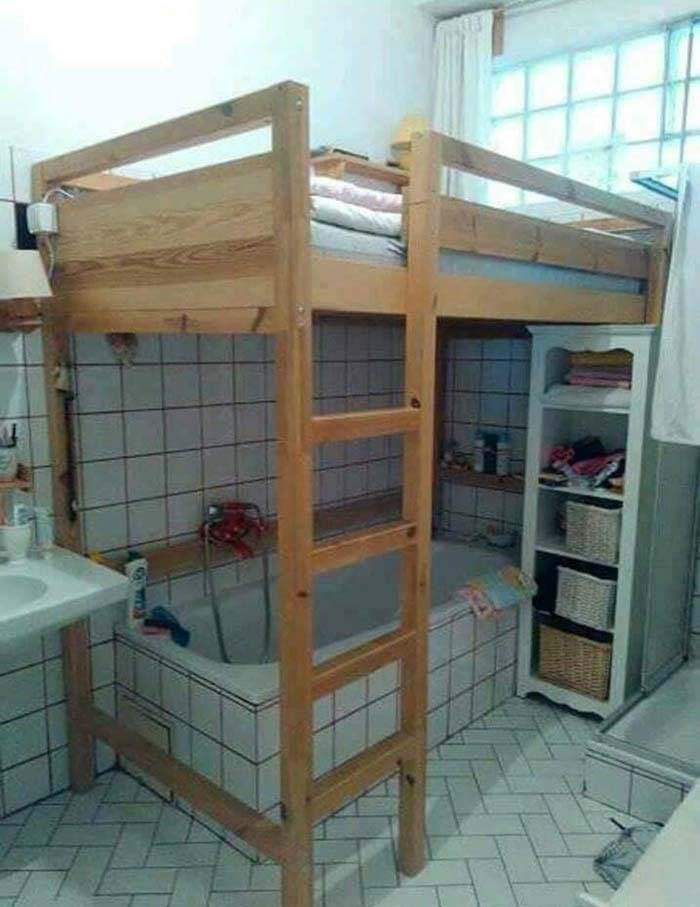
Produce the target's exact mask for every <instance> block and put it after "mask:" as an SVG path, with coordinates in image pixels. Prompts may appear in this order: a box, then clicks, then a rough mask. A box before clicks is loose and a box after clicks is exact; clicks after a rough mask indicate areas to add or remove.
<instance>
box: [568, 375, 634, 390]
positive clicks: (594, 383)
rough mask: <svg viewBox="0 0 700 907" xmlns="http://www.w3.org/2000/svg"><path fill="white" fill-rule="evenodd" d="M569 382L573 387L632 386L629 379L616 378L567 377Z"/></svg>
mask: <svg viewBox="0 0 700 907" xmlns="http://www.w3.org/2000/svg"><path fill="white" fill-rule="evenodd" d="M567 380H568V382H569V384H571V385H574V386H575V387H624V388H627V389H628V390H629V388H631V387H632V382H631V381H630V380H627V381H624V380H621V379H617V378H576V377H568V378H567Z"/></svg>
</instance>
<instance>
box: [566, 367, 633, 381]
mask: <svg viewBox="0 0 700 907" xmlns="http://www.w3.org/2000/svg"><path fill="white" fill-rule="evenodd" d="M568 374H569V377H571V378H610V380H612V381H631V380H632V369H631V368H624V367H620V368H572V369H571V371H570V372H569V373H568Z"/></svg>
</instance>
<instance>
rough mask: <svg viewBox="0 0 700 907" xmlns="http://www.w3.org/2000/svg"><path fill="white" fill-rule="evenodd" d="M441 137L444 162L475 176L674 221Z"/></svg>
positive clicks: (643, 218) (622, 213)
mask: <svg viewBox="0 0 700 907" xmlns="http://www.w3.org/2000/svg"><path fill="white" fill-rule="evenodd" d="M441 140H442V149H443V152H442V163H443V165H444V166H445V167H454V168H455V169H457V170H462V171H464V172H465V173H473V174H474V175H475V176H483V177H485V178H486V179H491V180H496V181H497V182H499V183H507V184H508V185H510V186H517V187H518V188H519V189H526V190H528V191H529V192H539V193H540V194H541V195H547V196H549V197H550V198H557V199H559V200H560V201H563V202H569V203H570V204H572V205H579V206H580V207H582V208H589V209H591V210H593V211H602V212H604V213H606V214H612V215H613V216H615V217H622V218H626V219H629V220H634V221H637V222H639V223H643V224H651V225H652V226H660V227H669V226H670V225H671V224H672V223H673V218H672V216H671V215H670V214H667V213H666V212H665V211H662V210H661V209H660V208H652V207H651V206H650V205H643V204H641V203H640V202H635V201H632V200H631V199H627V198H624V197H623V196H621V195H614V194H613V193H612V192H605V191H604V190H602V189H596V188H595V187H594V186H588V185H586V183H580V182H578V181H577V180H572V179H570V178H569V177H564V176H559V175H558V174H556V173H549V172H548V171H547V170H541V169H540V168H539V167H533V166H532V165H531V164H525V163H523V162H522V161H517V160H515V159H513V158H509V157H504V156H503V155H502V154H496V152H495V151H489V150H487V149H486V148H481V147H479V146H478V145H471V144H469V143H468V142H460V141H458V140H457V139H453V138H450V137H449V136H442V137H441ZM414 179H415V178H414Z"/></svg>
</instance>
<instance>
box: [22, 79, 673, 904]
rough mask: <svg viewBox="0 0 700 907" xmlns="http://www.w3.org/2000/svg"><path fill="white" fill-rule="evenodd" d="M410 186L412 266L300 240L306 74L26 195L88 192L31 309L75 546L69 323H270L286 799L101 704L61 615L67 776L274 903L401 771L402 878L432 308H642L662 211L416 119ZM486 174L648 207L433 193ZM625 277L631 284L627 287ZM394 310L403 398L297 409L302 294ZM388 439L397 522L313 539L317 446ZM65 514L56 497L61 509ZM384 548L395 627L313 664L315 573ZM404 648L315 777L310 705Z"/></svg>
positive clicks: (103, 152) (42, 181)
mask: <svg viewBox="0 0 700 907" xmlns="http://www.w3.org/2000/svg"><path fill="white" fill-rule="evenodd" d="M260 126H269V127H270V128H271V133H272V149H271V151H270V152H269V153H267V154H261V155H256V156H253V157H248V158H244V159H243V160H239V161H234V162H230V163H224V164H217V165H213V166H210V167H204V168H202V169H198V170H194V171H192V172H189V173H186V174H177V175H175V176H166V177H162V178H159V179H153V180H148V181H143V182H139V181H130V180H126V181H125V180H124V179H123V178H121V177H120V178H118V179H117V180H115V179H114V177H112V176H110V175H109V174H107V175H105V173H104V172H105V171H109V170H111V169H112V168H116V167H120V166H124V165H127V164H131V163H134V162H136V161H141V160H143V159H146V158H149V157H153V156H156V155H162V154H165V153H167V152H169V151H173V150H176V149H181V148H187V147H191V146H194V145H198V144H203V143H205V142H208V141H213V140H215V139H219V138H223V137H225V136H230V135H233V134H235V133H240V132H245V131H248V130H251V129H255V128H258V127H260ZM413 160H414V163H413V168H412V172H411V175H410V186H409V189H408V192H409V195H408V203H409V204H408V211H409V223H408V227H409V230H408V264H407V266H401V265H397V264H393V265H388V264H387V265H383V264H375V263H368V262H366V261H359V260H354V259H348V258H343V257H340V256H337V255H333V254H329V253H328V252H319V251H317V250H315V249H314V250H312V247H311V243H310V222H309V200H308V195H309V192H308V173H309V165H310V154H309V142H308V93H307V90H306V89H305V88H304V87H303V86H301V85H297V84H295V83H283V84H281V85H278V86H274V87H272V88H270V89H266V90H264V91H261V92H257V93H255V94H252V95H248V96H246V97H243V98H238V99H236V100H233V101H230V102H227V103H225V104H221V105H216V106H214V107H211V108H208V109H206V110H203V111H200V112H198V113H194V114H191V115H189V116H185V117H181V118H179V119H176V120H171V121H169V122H166V123H162V124H160V125H157V126H152V127H150V128H147V129H143V130H139V131H137V132H134V133H131V134H129V135H125V136H122V137H120V138H116V139H113V140H111V141H107V142H103V143H100V144H97V145H93V146H91V147H89V148H86V149H83V150H82V151H76V152H73V153H70V154H66V155H62V156H60V157H56V158H52V159H50V160H47V161H43V162H41V163H39V164H37V165H36V166H35V168H34V171H33V193H34V197H35V198H36V199H40V198H42V197H44V195H45V194H46V193H47V192H48V191H49V190H51V189H54V188H58V187H60V186H65V185H70V184H73V185H80V186H82V188H83V189H88V190H96V191H88V192H86V193H84V194H81V195H79V196H78V197H75V198H71V199H63V200H62V201H61V202H60V203H59V204H60V212H59V225H60V233H59V235H58V237H57V238H56V242H55V248H54V249H53V250H52V252H53V254H54V256H55V264H56V271H55V275H54V293H55V300H54V301H52V302H51V303H50V304H46V305H45V306H44V308H43V315H44V327H43V332H44V351H45V366H44V368H45V377H46V387H47V403H48V413H49V424H50V437H51V446H52V463H53V466H54V470H53V472H54V499H55V512H56V514H57V531H58V538H59V543H62V544H65V545H67V546H69V547H75V548H79V545H80V539H79V538H78V536H77V533H76V530H75V528H74V527H75V524H73V525H70V524H69V521H68V520H67V519H66V518H65V514H66V501H67V497H66V495H67V491H66V487H65V482H64V479H65V476H66V474H67V472H68V470H67V462H66V461H67V449H68V442H67V426H66V422H65V406H64V395H63V394H62V392H61V388H60V387H59V386H58V382H57V375H59V376H60V374H61V366H63V365H65V364H66V359H67V353H66V350H67V348H68V346H67V342H66V341H67V333H68V332H71V331H93V332H112V331H113V332H121V331H126V332H140V331H142V332H146V331H147V332H165V333H172V332H178V331H191V332H198V333H236V332H260V333H270V334H275V335H276V339H277V344H276V348H277V365H276V397H277V402H278V407H277V412H278V425H277V435H278V457H277V461H278V465H277V469H278V519H277V527H276V528H277V546H278V551H279V563H280V581H279V585H280V605H279V607H280V631H279V632H280V645H279V649H280V716H281V717H280V741H281V757H280V762H281V792H282V793H281V796H282V804H283V807H282V818H281V821H280V822H273V821H272V820H271V819H270V818H269V817H267V816H264V815H261V814H258V813H256V812H255V811H253V810H252V809H250V808H249V807H248V806H246V805H245V804H244V803H242V802H241V801H240V800H238V799H237V798H236V797H234V796H232V795H231V794H229V793H227V792H225V791H223V790H221V789H220V788H218V787H216V786H215V785H214V784H212V783H211V781H209V780H208V779H206V778H205V777H204V776H202V775H200V774H198V773H197V772H195V771H194V770H193V769H191V768H190V767H189V766H187V765H184V764H183V763H181V762H179V761H178V760H176V759H175V758H173V757H172V756H170V755H168V754H165V753H163V752H162V751H161V750H160V749H158V748H157V747H155V746H154V745H153V744H152V743H149V742H148V741H146V740H145V739H144V738H142V737H141V736H139V735H138V734H137V733H135V732H134V731H132V730H130V729H129V728H127V727H126V726H124V725H123V724H122V723H120V722H119V721H118V720H117V719H115V718H112V717H110V716H109V715H107V714H105V713H104V712H102V711H100V710H99V709H97V708H96V707H95V705H94V703H93V699H92V692H91V681H90V658H89V645H88V641H89V633H88V628H87V625H86V624H85V623H78V624H74V625H72V626H70V627H68V628H66V629H65V630H64V631H63V650H64V662H65V677H66V687H67V690H66V692H67V705H68V717H69V728H70V733H69V752H70V763H71V783H72V785H73V787H74V788H75V789H78V790H83V789H86V788H88V787H89V786H90V784H91V783H92V781H93V777H94V743H95V740H96V739H100V740H104V741H105V742H107V743H108V744H109V745H110V746H111V747H112V748H113V749H114V750H115V751H116V752H117V753H118V754H119V755H121V756H122V757H123V758H126V759H128V760H130V761H131V762H133V763H134V764H136V765H137V766H139V767H140V768H141V769H143V770H144V771H146V772H148V773H150V774H151V775H152V776H154V777H155V778H157V779H159V780H160V781H162V782H163V783H164V785H165V786H166V787H168V788H170V789H172V790H174V791H175V793H176V794H177V795H178V796H180V797H182V798H183V799H185V800H186V801H188V802H189V803H191V804H192V805H193V806H194V807H195V808H197V809H201V810H203V811H205V812H207V813H208V814H209V815H210V816H212V817H213V818H214V819H215V820H216V821H218V822H220V823H222V824H223V825H224V826H225V827H226V828H227V829H229V830H230V831H232V832H233V833H234V834H236V835H238V836H239V837H241V838H242V839H243V840H245V841H246V842H247V843H248V844H250V845H251V846H252V847H254V848H256V849H257V850H259V851H260V852H262V853H263V854H264V855H266V856H268V857H270V858H273V859H275V860H277V861H278V862H279V863H280V864H281V866H282V904H283V907H311V904H312V902H313V853H312V851H313V825H314V823H315V822H317V821H320V820H321V819H323V818H325V817H326V816H328V815H330V814H332V813H333V812H335V811H336V810H338V809H339V808H340V807H342V806H343V805H345V804H346V803H347V802H348V801H349V800H352V799H353V798H355V797H356V796H358V795H359V794H360V793H361V792H362V791H364V790H365V789H367V788H368V787H371V786H372V785H374V784H376V783H378V782H379V781H381V780H383V779H385V778H387V777H389V776H391V775H392V774H394V773H398V778H399V792H400V806H399V818H400V822H399V826H400V828H399V860H400V864H401V869H402V871H403V872H404V873H406V874H407V875H415V874H416V873H418V872H419V871H420V870H421V869H422V868H423V866H424V865H425V849H424V848H425V794H426V711H427V630H428V609H429V590H430V543H431V529H432V481H433V452H434V412H435V404H434V401H435V384H436V334H437V320H438V316H445V317H447V318H479V319H483V318H485V317H486V318H488V319H490V320H491V321H499V320H500V321H504V320H521V321H522V320H546V321H552V320H557V321H594V322H595V321H598V322H615V321H627V322H631V321H638V322H641V321H645V320H654V319H655V318H657V317H658V315H659V311H660V303H659V299H660V287H661V285H662V281H663V277H664V273H665V272H664V256H665V249H666V243H667V241H668V233H669V229H670V220H669V218H668V216H667V215H665V214H661V213H660V212H658V211H656V210H655V209H653V208H646V207H645V206H641V205H636V204H634V203H632V202H628V201H626V200H624V199H617V198H616V197H615V196H611V195H609V194H607V193H600V192H598V191H597V190H593V189H590V188H588V187H585V186H581V185H580V184H575V183H573V182H570V181H568V180H562V179H561V178H559V177H555V176H552V175H551V174H546V173H543V172H541V171H538V170H535V169H534V168H531V167H527V166H526V165H523V164H519V163H517V162H514V161H507V160H506V159H504V158H499V157H498V156H495V155H492V154H491V153H490V152H486V151H484V150H483V149H478V148H474V147H472V146H468V145H465V144H463V143H459V142H455V141H453V140H451V139H447V138H445V137H443V136H439V135H436V134H434V133H427V134H426V135H425V136H423V137H422V138H421V139H420V140H419V141H418V142H417V143H416V147H415V149H414V158H413ZM445 166H449V167H457V168H459V169H462V170H465V171H467V172H470V173H475V174H477V175H482V176H495V177H496V178H499V179H502V180H504V181H506V182H510V183H512V184H513V185H518V186H522V187H524V188H526V189H529V190H531V191H537V192H548V193H549V194H550V195H552V196H554V197H556V198H563V199H565V200H568V201H575V202H577V203H579V204H581V205H585V206H586V207H592V208H595V209H597V210H600V211H603V212H604V213H608V214H612V215H614V216H619V217H624V218H626V219H630V220H634V221H635V222H641V223H643V224H645V225H650V226H652V227H653V229H654V230H656V231H657V232H658V235H659V238H658V242H657V243H655V244H654V245H643V244H637V243H633V242H630V241H628V240H624V239H620V238H618V237H615V236H603V235H599V234H597V233H595V234H594V233H592V232H591V233H590V234H588V233H587V234H585V235H582V233H581V231H580V230H579V229H575V228H564V227H559V226H554V225H550V224H546V223H544V222H538V221H531V220H530V219H527V218H522V217H516V216H515V215H510V214H506V213H505V212H499V211H494V210H493V209H489V208H486V207H483V206H477V205H473V204H471V203H467V202H462V201H458V200H455V199H447V198H443V197H441V195H440V178H441V174H442V170H443V167H445ZM441 248H447V249H452V250H455V251H456V252H458V253H463V254H466V255H468V256H472V257H473V258H474V259H477V260H478V259H479V258H483V259H484V260H487V259H488V260H489V261H491V260H492V259H496V260H499V261H503V264H504V267H505V266H506V265H508V264H509V262H510V263H513V262H515V263H519V264H520V265H524V266H526V267H534V268H535V269H537V268H539V267H542V268H548V267H550V266H554V267H556V268H559V269H561V270H562V271H563V270H567V271H569V272H571V273H572V274H580V273H582V272H589V273H592V274H598V273H602V274H609V275H617V276H621V277H622V278H626V279H630V280H632V281H636V282H638V287H637V292H628V293H616V292H607V291H606V292H603V291H601V290H592V289H590V287H578V286H577V287H575V288H574V289H572V288H571V287H570V286H560V285H558V284H557V283H556V282H554V283H552V282H550V283H547V282H545V281H542V282H540V283H538V282H537V281H536V280H534V279H533V275H531V274H528V279H527V280H522V281H521V280H514V279H513V278H512V276H511V275H510V274H508V273H506V274H505V275H504V276H502V275H501V274H500V273H496V274H491V276H488V277H485V276H483V274H481V275H480V274H475V273H471V274H469V273H466V274H462V273H460V274H453V273H445V272H443V271H441ZM642 287H645V288H646V289H645V290H644V291H642ZM324 311H327V312H343V313H365V314H367V313H369V314H376V315H381V314H384V315H395V316H401V317H402V318H403V319H404V321H405V332H406V334H405V336H406V357H405V358H406V365H405V401H404V405H403V406H400V407H397V408H395V409H386V410H370V411H368V412H359V413H358V412H353V413H349V414H345V413H343V414H331V415H323V416H314V415H313V411H312V355H311V353H312V343H311V331H312V319H313V314H314V312H324ZM390 434H401V435H403V436H404V482H403V484H404V488H403V497H402V504H401V515H400V519H397V520H394V521H393V522H391V523H388V524H382V525H379V526H374V527H372V528H369V529H361V530H359V531H356V532H352V533H350V534H346V535H341V536H336V537H334V538H332V539H331V540H330V541H324V542H321V543H320V544H319V543H318V542H317V541H316V540H315V539H314V531H313V495H312V464H313V455H314V451H315V447H316V445H318V444H322V443H325V442H329V441H344V440H351V439H354V438H361V437H374V436H377V435H390ZM61 515H63V516H61ZM390 551H397V552H401V554H402V557H403V570H402V619H401V625H400V627H399V628H398V629H397V630H395V631H394V632H392V633H389V634H385V635H384V636H382V637H380V638H379V639H376V640H373V641H371V642H369V643H366V644H365V645H363V646H361V647H359V648H357V649H355V650H353V651H351V652H349V653H345V654H343V655H340V656H338V657H336V658H334V659H332V660H331V661H329V662H325V663H323V664H322V665H320V666H314V665H313V639H312V594H311V590H312V584H313V577H314V576H315V575H317V574H319V573H322V572H325V571H328V570H332V569H336V568H338V567H340V566H345V565H348V564H352V563H356V562H358V561H361V560H363V559H365V558H367V557H375V556H378V555H381V554H384V553H387V552H390ZM397 661H400V662H401V664H402V670H401V697H400V701H401V716H400V728H399V730H398V731H397V732H396V733H394V734H392V735H391V736H389V737H387V738H386V739H384V740H382V741H381V742H380V743H378V744H376V745H374V746H372V747H370V748H369V749H367V750H366V751H364V752H363V753H360V754H359V755H357V756H355V757H353V758H352V759H351V760H349V761H348V762H346V763H344V764H342V765H340V766H338V767H337V768H335V769H334V770H333V771H331V772H330V773H329V774H327V775H325V776H323V777H321V778H318V779H314V777H313V748H312V732H313V703H314V701H315V699H317V698H319V697H320V696H321V695H325V694H326V693H328V692H329V691H331V690H336V689H339V688H341V687H343V686H344V685H346V684H348V683H351V682H352V681H353V680H356V679H358V678H359V677H362V676H364V675H366V674H368V673H370V672H372V671H374V670H376V669H378V668H380V667H382V666H384V665H388V664H392V663H394V662H397Z"/></svg>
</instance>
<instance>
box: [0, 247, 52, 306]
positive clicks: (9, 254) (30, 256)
mask: <svg viewBox="0 0 700 907" xmlns="http://www.w3.org/2000/svg"><path fill="white" fill-rule="evenodd" d="M48 296H53V293H52V292H51V286H50V284H49V281H48V278H47V277H46V271H45V270H44V263H43V261H42V260H41V255H39V253H38V252H36V251H35V250H33V249H26V250H18V249H9V250H6V251H1V252H0V300H2V299H38V298H43V297H48Z"/></svg>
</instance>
